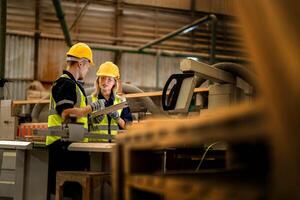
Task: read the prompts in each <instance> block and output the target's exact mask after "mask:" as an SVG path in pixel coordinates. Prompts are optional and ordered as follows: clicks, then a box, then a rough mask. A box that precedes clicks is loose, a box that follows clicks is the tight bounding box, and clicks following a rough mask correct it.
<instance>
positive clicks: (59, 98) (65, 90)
mask: <svg viewBox="0 0 300 200" xmlns="http://www.w3.org/2000/svg"><path fill="white" fill-rule="evenodd" d="M51 92H52V96H53V99H54V101H55V103H56V111H57V113H58V114H59V115H61V114H62V112H63V111H64V110H65V109H69V108H73V107H74V105H75V104H76V101H77V95H76V85H75V83H74V82H72V81H71V80H69V79H66V78H60V79H58V80H57V81H56V84H55V85H54V86H53V87H52V91H51Z"/></svg>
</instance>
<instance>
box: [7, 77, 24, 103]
mask: <svg viewBox="0 0 300 200" xmlns="http://www.w3.org/2000/svg"><path fill="white" fill-rule="evenodd" d="M29 83H30V81H17V80H14V81H12V82H8V83H6V84H5V87H4V98H5V99H13V100H15V99H25V98H26V89H27V87H28V85H29Z"/></svg>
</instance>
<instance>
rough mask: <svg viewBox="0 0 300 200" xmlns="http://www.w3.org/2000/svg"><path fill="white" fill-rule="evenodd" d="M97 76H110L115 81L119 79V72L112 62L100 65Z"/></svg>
mask: <svg viewBox="0 0 300 200" xmlns="http://www.w3.org/2000/svg"><path fill="white" fill-rule="evenodd" d="M96 75H97V76H111V77H114V78H116V79H119V78H120V72H119V68H118V66H117V65H115V64H114V63H112V62H105V63H102V64H101V65H100V67H99V69H98V71H97V73H96Z"/></svg>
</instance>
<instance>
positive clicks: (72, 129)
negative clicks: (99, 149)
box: [33, 101, 128, 142]
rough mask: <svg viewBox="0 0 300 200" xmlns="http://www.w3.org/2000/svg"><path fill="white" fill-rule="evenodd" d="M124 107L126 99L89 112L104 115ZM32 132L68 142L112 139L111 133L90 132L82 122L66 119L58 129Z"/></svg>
mask: <svg viewBox="0 0 300 200" xmlns="http://www.w3.org/2000/svg"><path fill="white" fill-rule="evenodd" d="M125 107H128V103H127V102H126V101H124V102H122V103H119V104H115V105H112V106H109V107H106V108H105V109H102V110H98V111H95V112H93V113H92V114H91V116H92V117H96V116H99V115H105V114H108V113H110V112H113V111H116V110H119V109H122V108H125ZM33 133H34V135H37V136H60V137H61V138H62V140H64V141H70V142H80V141H83V139H84V138H91V139H106V140H114V136H113V135H109V134H98V133H97V134H94V133H92V132H88V131H86V130H85V129H84V128H83V125H82V124H80V123H70V122H69V120H68V119H67V120H66V121H65V123H64V124H63V125H62V127H60V128H59V129H47V130H40V129H35V130H33Z"/></svg>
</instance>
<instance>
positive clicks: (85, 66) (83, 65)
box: [78, 60, 90, 79]
mask: <svg viewBox="0 0 300 200" xmlns="http://www.w3.org/2000/svg"><path fill="white" fill-rule="evenodd" d="M78 66H79V69H80V70H79V79H84V77H85V76H86V74H87V73H88V71H89V67H90V63H89V61H87V60H80V61H79V62H78Z"/></svg>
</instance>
